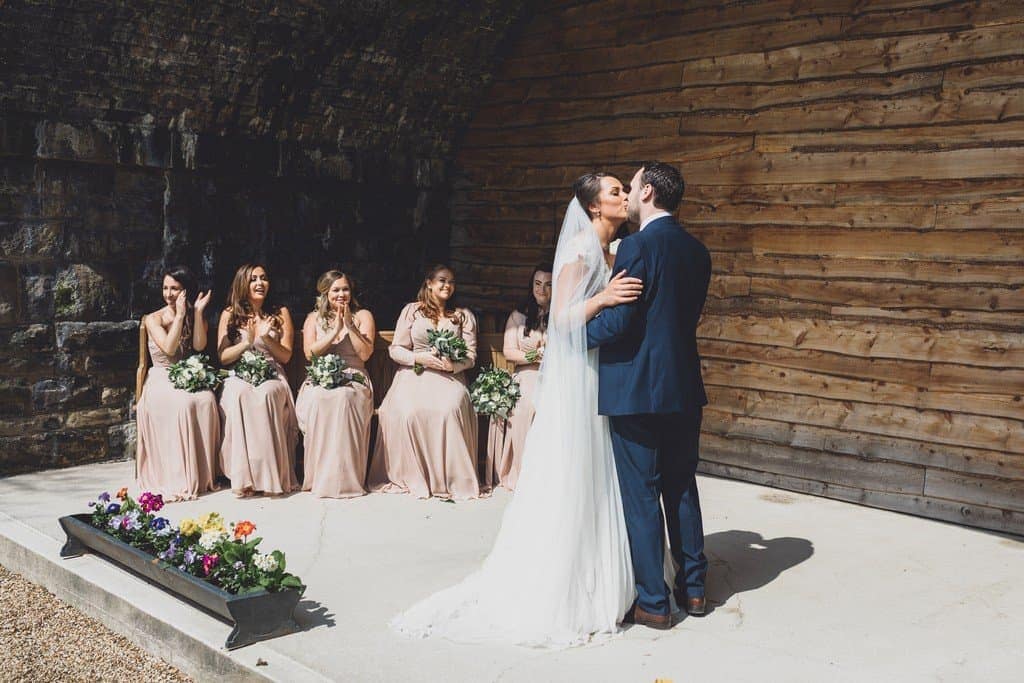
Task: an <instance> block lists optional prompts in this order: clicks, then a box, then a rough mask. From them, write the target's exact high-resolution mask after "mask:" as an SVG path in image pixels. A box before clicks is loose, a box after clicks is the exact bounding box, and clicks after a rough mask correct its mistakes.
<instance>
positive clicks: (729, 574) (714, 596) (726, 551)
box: [704, 529, 814, 605]
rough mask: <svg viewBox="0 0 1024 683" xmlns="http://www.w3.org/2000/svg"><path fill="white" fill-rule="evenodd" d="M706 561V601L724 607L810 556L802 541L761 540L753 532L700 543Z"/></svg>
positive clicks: (731, 533) (722, 534)
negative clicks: (733, 598) (733, 597)
mask: <svg viewBox="0 0 1024 683" xmlns="http://www.w3.org/2000/svg"><path fill="white" fill-rule="evenodd" d="M704 554H705V555H706V556H707V558H708V565H709V566H708V579H707V589H706V590H707V598H708V601H709V602H710V603H711V604H712V605H724V604H725V603H726V602H728V601H729V599H730V598H731V597H732V596H734V595H736V594H737V593H743V592H745V591H751V590H755V589H757V588H761V587H762V586H766V585H767V584H769V583H771V582H772V581H774V580H775V579H776V578H777V577H778V576H779V574H781V573H782V572H784V571H786V570H787V569H789V568H791V567H795V566H796V565H798V564H800V563H801V562H803V561H805V560H807V559H810V557H811V555H813V554H814V545H813V544H812V543H811V542H810V541H809V540H807V539H806V538H793V537H790V536H784V537H781V538H764V537H763V536H761V534H759V533H757V532H754V531H739V530H737V529H733V530H731V531H720V532H718V533H714V534H710V535H708V536H707V537H705V539H704Z"/></svg>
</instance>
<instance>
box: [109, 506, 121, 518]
mask: <svg viewBox="0 0 1024 683" xmlns="http://www.w3.org/2000/svg"><path fill="white" fill-rule="evenodd" d="M120 511H121V504H120V503H111V504H110V505H108V506H107V514H108V515H116V514H117V513H118V512H120Z"/></svg>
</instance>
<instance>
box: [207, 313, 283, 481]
mask: <svg viewBox="0 0 1024 683" xmlns="http://www.w3.org/2000/svg"><path fill="white" fill-rule="evenodd" d="M238 332H239V334H241V335H247V334H248V331H247V330H244V329H242V330H239V331H238ZM272 334H275V333H272ZM252 350H253V351H256V352H258V353H262V354H263V355H264V356H265V357H266V358H267V360H268V361H269V362H270V365H271V366H272V367H273V368H274V370H275V371H276V376H275V377H273V378H272V379H269V380H267V381H265V382H263V383H262V384H260V385H259V386H258V387H254V386H253V385H251V384H249V383H248V382H246V381H245V380H244V379H239V378H238V377H235V376H234V375H231V376H230V377H228V378H227V379H225V380H224V388H223V390H222V391H221V396H220V409H221V415H222V417H223V419H224V443H223V444H222V445H221V449H220V462H221V470H222V471H223V472H224V474H225V475H227V478H228V479H230V480H231V489H232V490H233V491H234V492H235V493H236V494H240V493H243V492H245V491H249V490H251V491H257V492H262V493H270V494H279V493H288V492H290V491H294V490H296V489H298V488H299V485H298V482H297V481H296V477H295V445H296V443H297V442H298V431H299V429H298V424H297V423H296V420H295V403H294V401H293V399H292V390H291V387H289V386H288V380H287V376H286V375H285V372H284V368H283V367H282V366H281V364H280V363H278V362H277V361H276V360H274V357H273V355H272V354H271V353H270V350H269V349H268V348H267V347H266V346H265V345H264V344H263V341H262V340H256V343H255V344H253V346H252Z"/></svg>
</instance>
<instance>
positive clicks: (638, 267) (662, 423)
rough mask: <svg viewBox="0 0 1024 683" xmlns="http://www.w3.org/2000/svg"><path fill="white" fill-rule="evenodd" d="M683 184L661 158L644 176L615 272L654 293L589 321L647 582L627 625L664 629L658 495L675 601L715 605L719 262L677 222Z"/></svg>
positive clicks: (640, 579)
mask: <svg viewBox="0 0 1024 683" xmlns="http://www.w3.org/2000/svg"><path fill="white" fill-rule="evenodd" d="M683 187H684V185H683V177H682V175H681V174H680V173H679V170H678V169H676V168H675V167H674V166H669V165H668V164H663V163H659V162H656V161H652V162H647V163H644V165H643V166H642V167H641V168H640V170H639V171H637V172H636V175H634V176H633V181H632V183H631V185H630V192H629V220H630V221H632V222H634V223H639V224H640V229H639V231H637V232H636V233H635V234H633V235H630V236H629V237H627V238H625V239H624V240H622V242H621V244H620V245H619V248H618V252H617V254H616V258H615V266H614V270H613V271H612V272H614V273H618V272H619V271H622V270H625V271H626V272H627V273H628V274H629V275H630V276H633V277H637V278H640V279H641V280H643V286H644V292H643V295H642V296H641V298H640V299H639V300H638V301H637V302H635V303H632V304H625V305H621V306H616V307H614V308H608V309H605V310H604V311H602V312H601V313H600V314H599V315H598V316H596V317H595V318H594V319H593V320H591V321H590V322H589V323H588V324H587V344H588V346H589V347H590V348H594V347H598V346H599V347H601V354H600V386H599V395H598V407H599V411H600V413H601V414H602V415H607V416H608V418H609V422H610V423H611V434H612V447H613V449H614V452H615V466H616V469H617V470H618V475H619V487H620V489H621V490H622V503H623V509H624V512H625V516H626V529H627V531H628V533H629V548H630V552H631V553H632V555H633V569H634V573H635V574H636V588H637V593H638V598H637V601H636V604H635V605H634V608H633V609H632V610H631V614H627V620H629V619H630V618H632V621H634V622H635V623H637V624H643V625H645V626H650V627H653V628H658V629H667V628H671V626H672V618H671V615H670V603H669V595H668V591H669V588H668V586H666V585H665V578H664V577H665V570H664V556H665V555H664V553H665V551H664V538H665V532H664V529H665V524H664V522H663V520H662V513H661V506H660V505H659V498H660V499H661V500H662V501H663V502H664V506H665V513H666V515H667V516H668V536H669V545H670V547H671V551H672V557H673V559H674V560H675V561H676V564H677V565H678V566H679V567H680V570H679V573H678V574H677V575H676V580H675V583H676V585H675V598H676V603H677V604H678V605H679V606H680V607H681V608H682V609H685V610H686V611H687V613H689V614H695V615H699V614H703V613H704V609H705V604H704V577H705V574H706V573H707V560H706V559H705V557H704V527H703V523H702V521H701V514H700V501H699V499H698V497H697V480H696V472H697V460H698V440H699V437H700V423H701V409H702V407H703V406H704V405H706V404H707V398H706V396H705V395H704V383H703V381H702V380H701V375H700V357H699V356H698V355H697V321H698V320H699V319H700V314H701V311H702V310H703V308H704V299H705V297H706V296H707V291H708V282H709V280H710V278H711V256H710V254H709V253H708V250H707V248H706V247H705V246H704V245H703V244H701V243H700V241H699V240H697V239H696V238H695V237H693V236H692V235H690V234H689V233H688V232H686V231H685V230H683V229H682V228H681V227H680V226H679V224H678V223H677V222H676V221H675V219H674V218H673V217H672V214H673V213H674V212H675V210H676V209H677V208H678V207H679V202H680V200H681V199H682V196H683Z"/></svg>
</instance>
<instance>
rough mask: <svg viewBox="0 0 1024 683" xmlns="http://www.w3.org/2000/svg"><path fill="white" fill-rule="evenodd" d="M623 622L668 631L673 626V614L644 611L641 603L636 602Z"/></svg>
mask: <svg viewBox="0 0 1024 683" xmlns="http://www.w3.org/2000/svg"><path fill="white" fill-rule="evenodd" d="M622 623H623V624H637V625H638V626H646V627H648V628H655V629H658V630H659V631H667V630H668V629H670V628H672V615H671V614H651V613H650V612H647V611H644V610H643V609H642V608H641V607H640V606H639V605H636V604H634V605H633V606H632V607H630V608H629V611H628V612H626V616H624V617H623V618H622Z"/></svg>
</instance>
